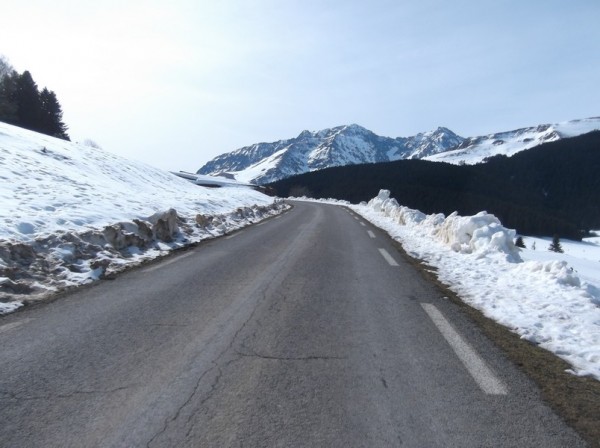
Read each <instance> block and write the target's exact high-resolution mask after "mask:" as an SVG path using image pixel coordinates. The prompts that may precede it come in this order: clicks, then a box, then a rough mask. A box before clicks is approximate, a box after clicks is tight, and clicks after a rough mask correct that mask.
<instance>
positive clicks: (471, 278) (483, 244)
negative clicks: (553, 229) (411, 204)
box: [351, 190, 600, 379]
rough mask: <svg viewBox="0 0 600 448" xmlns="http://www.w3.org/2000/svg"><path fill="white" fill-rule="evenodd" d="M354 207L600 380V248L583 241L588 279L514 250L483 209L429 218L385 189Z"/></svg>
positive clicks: (535, 253) (482, 304)
mask: <svg viewBox="0 0 600 448" xmlns="http://www.w3.org/2000/svg"><path fill="white" fill-rule="evenodd" d="M351 208H352V209H353V210H355V211H356V212H357V213H359V214H361V215H362V216H363V217H365V218H366V219H368V220H369V221H371V222H372V223H373V224H375V225H377V226H378V227H380V228H382V229H384V230H386V231H387V232H388V233H389V234H390V235H391V236H392V237H393V238H395V239H397V240H398V241H400V242H401V243H402V245H403V247H404V248H405V250H406V251H407V252H408V253H409V254H410V255H412V256H414V257H416V258H419V259H422V260H423V261H424V262H425V263H427V264H428V265H430V266H433V267H435V268H436V274H437V275H438V277H439V279H440V280H441V281H442V282H444V283H445V284H447V285H449V287H450V288H451V289H452V290H453V291H455V292H456V293H457V294H458V295H459V296H460V297H461V298H462V299H463V300H464V301H465V302H467V303H469V304H470V305H472V306H473V307H475V308H477V309H479V310H481V311H482V312H483V313H484V314H485V315H486V316H488V317H490V318H492V319H494V320H496V321H497V322H499V323H501V324H503V325H505V326H506V327H508V328H510V329H511V330H512V331H514V332H516V333H517V334H519V335H521V337H522V338H523V339H527V340H528V341H531V342H532V343H535V344H539V345H540V346H541V347H543V348H545V349H547V350H549V351H552V352H553V353H555V354H556V355H558V356H560V357H561V358H563V359H565V360H566V361H567V362H569V363H570V364H571V365H572V366H573V370H572V372H573V373H575V374H578V375H592V376H594V377H595V378H597V379H600V307H599V305H600V288H599V287H598V286H599V285H600V275H598V274H597V272H600V269H598V268H600V265H598V263H600V244H593V243H579V245H580V246H582V245H584V246H585V250H587V251H588V258H590V260H591V259H594V260H595V261H588V262H587V263H595V264H594V266H596V268H595V270H594V272H595V273H596V274H595V275H596V276H595V277H593V278H592V277H586V279H585V280H584V279H582V278H581V277H580V276H579V275H578V273H577V272H576V270H575V269H573V268H572V267H571V266H569V264H568V263H567V262H566V261H564V260H560V259H556V257H560V256H563V254H555V253H552V252H548V251H547V250H546V249H545V248H544V249H541V248H540V249H541V250H532V249H525V250H520V249H518V248H517V247H515V245H514V243H513V241H514V238H515V232H514V231H513V230H511V229H506V228H505V227H503V226H502V224H501V223H500V221H499V220H498V219H497V218H496V217H494V216H493V215H490V214H487V213H485V212H481V213H478V214H477V215H475V216H458V215H457V214H456V213H453V214H451V215H450V216H448V217H445V216H444V215H441V214H437V215H424V214H423V213H421V212H419V211H418V210H411V209H409V208H407V207H403V206H400V205H399V204H398V203H397V201H396V200H395V199H393V198H390V193H389V191H387V190H381V192H380V193H379V195H377V197H375V198H373V199H371V200H370V201H369V203H368V204H361V205H353V206H351ZM574 244H575V243H574ZM540 245H541V244H540ZM564 246H568V245H563V247H564ZM546 247H547V246H546ZM578 247H579V246H578ZM578 250H579V251H583V249H580V248H579V249H578ZM594 257H595V258H594ZM572 260H574V259H572ZM590 271H591V270H587V271H586V272H590ZM592 281H593V282H597V283H592Z"/></svg>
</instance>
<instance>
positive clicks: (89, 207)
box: [0, 122, 278, 314]
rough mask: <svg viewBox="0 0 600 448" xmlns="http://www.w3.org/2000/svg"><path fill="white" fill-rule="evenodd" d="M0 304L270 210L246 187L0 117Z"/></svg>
mask: <svg viewBox="0 0 600 448" xmlns="http://www.w3.org/2000/svg"><path fill="white" fill-rule="evenodd" d="M0 179H1V180H2V182H1V183H0V314H2V310H3V309H5V307H4V306H3V305H2V302H5V301H6V300H9V299H14V298H16V297H18V296H19V295H20V294H30V293H38V292H39V293H42V292H45V291H49V290H53V289H55V288H56V287H61V286H69V285H73V284H77V283H81V282H86V281H89V280H92V279H94V278H98V277H99V276H101V275H103V274H104V273H105V272H106V271H110V270H113V271H114V270H115V269H117V268H118V267H119V266H121V265H123V264H125V263H129V262H135V261H138V262H139V260H141V259H143V258H148V257H151V256H156V255H158V254H160V253H161V252H162V251H164V250H169V249H170V248H172V247H175V246H178V245H182V244H185V242H186V241H188V242H189V241H198V240H200V239H203V238H207V237H210V236H211V235H218V234H222V233H224V232H225V231H227V230H228V229H230V228H235V227H239V226H241V225H243V224H244V223H246V224H247V223H249V222H252V221H256V220H258V219H261V218H262V217H263V216H266V215H268V214H269V213H271V212H272V211H273V208H277V207H278V206H274V204H273V199H272V198H270V197H268V196H265V195H263V194H261V193H259V192H257V191H254V190H252V189H250V188H245V187H224V188H219V189H210V188H204V187H200V186H197V185H194V184H193V183H191V182H189V181H187V180H185V179H182V178H179V177H177V176H175V175H173V174H171V173H168V172H166V171H161V170H159V169H156V168H153V167H151V166H149V165H146V164H144V163H140V162H133V161H130V160H127V159H124V158H122V157H118V156H116V155H114V154H110V153H108V152H105V151H103V150H102V149H98V148H92V147H89V146H84V145H79V144H75V143H71V142H68V141H64V140H59V139H56V138H52V137H49V136H46V135H42V134H38V133H35V132H31V131H27V130H25V129H21V128H18V127H14V126H10V125H7V124H5V123H1V122H0Z"/></svg>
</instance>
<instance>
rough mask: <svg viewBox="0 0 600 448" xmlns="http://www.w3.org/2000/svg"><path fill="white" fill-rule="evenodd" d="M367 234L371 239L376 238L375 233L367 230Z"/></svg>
mask: <svg viewBox="0 0 600 448" xmlns="http://www.w3.org/2000/svg"><path fill="white" fill-rule="evenodd" d="M367 233H368V234H369V236H370V237H371V238H375V234H374V233H373V232H371V231H370V230H367Z"/></svg>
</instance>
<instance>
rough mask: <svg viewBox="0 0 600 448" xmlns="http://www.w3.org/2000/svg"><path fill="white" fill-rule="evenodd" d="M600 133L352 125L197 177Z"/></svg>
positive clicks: (243, 152)
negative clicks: (402, 133)
mask: <svg viewBox="0 0 600 448" xmlns="http://www.w3.org/2000/svg"><path fill="white" fill-rule="evenodd" d="M595 129H600V118H599V117H595V118H586V119H582V120H572V121H567V122H563V123H557V124H541V125H538V126H533V127H528V128H521V129H517V130H514V131H506V132H499V133H496V134H489V135H485V136H480V137H470V138H463V137H461V136H459V135H457V134H455V133H454V132H452V131H451V130H450V129H448V128H445V127H441V126H440V127H438V128H437V129H435V130H432V131H428V132H422V133H418V134H416V135H414V136H412V137H397V138H391V137H382V136H379V135H377V134H375V133H373V132H371V131H370V130H368V129H366V128H364V127H362V126H360V125H358V124H349V125H342V126H337V127H334V128H328V129H322V130H320V131H315V132H313V131H308V130H305V131H302V132H301V133H300V134H299V135H298V137H296V138H292V139H289V140H279V141H277V142H273V143H257V144H254V145H251V146H246V147H244V148H240V149H238V150H235V151H233V152H230V153H228V154H223V155H220V156H218V157H216V158H214V159H213V160H211V161H210V162H208V163H207V164H205V165H204V166H203V167H202V168H200V169H199V170H198V174H211V175H219V174H223V173H230V174H231V175H233V176H234V177H235V178H236V179H237V180H238V181H241V182H254V183H258V184H266V183H269V182H273V181H275V180H278V179H283V178H285V177H290V176H294V175H297V174H302V173H306V172H308V171H315V170H320V169H323V168H328V167H333V166H342V165H352V164H358V163H380V162H390V161H394V160H401V159H426V160H432V161H440V162H447V163H454V164H463V163H467V164H473V163H479V162H482V161H484V160H485V159H486V158H488V157H491V156H494V155H498V154H504V155H507V156H511V155H513V154H515V153H517V152H519V151H523V150H525V149H529V148H532V147H534V146H537V145H540V144H542V143H545V142H550V141H555V140H559V139H561V138H567V137H574V136H577V135H581V134H585V133H587V132H591V131H593V130H595Z"/></svg>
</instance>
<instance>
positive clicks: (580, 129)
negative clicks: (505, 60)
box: [423, 117, 600, 165]
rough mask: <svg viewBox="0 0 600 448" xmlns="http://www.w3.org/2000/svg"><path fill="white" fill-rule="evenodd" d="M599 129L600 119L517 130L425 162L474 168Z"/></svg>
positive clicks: (474, 141)
mask: <svg viewBox="0 0 600 448" xmlns="http://www.w3.org/2000/svg"><path fill="white" fill-rule="evenodd" d="M597 129H600V117H595V118H586V119H582V120H572V121H565V122H562V123H556V124H542V125H539V126H534V127H529V128H523V129H517V130H515V131H508V132H500V133H497V134H490V135H485V136H481V137H471V138H467V139H465V140H464V141H463V142H462V143H460V144H459V145H458V146H457V147H456V148H454V149H452V150H450V151H446V152H443V153H438V154H433V155H428V156H427V157H423V158H424V159H425V160H431V161H435V162H446V163H452V164H455V165H458V164H463V163H464V164H468V165H472V164H475V163H480V162H483V161H485V159H486V158H488V157H492V156H495V155H505V156H509V157H510V156H512V155H514V154H516V153H517V152H520V151H524V150H526V149H530V148H533V147H534V146H538V145H541V144H542V143H546V142H552V141H555V140H560V139H561V138H568V137H576V136H578V135H582V134H586V133H588V132H592V131H594V130H597Z"/></svg>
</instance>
